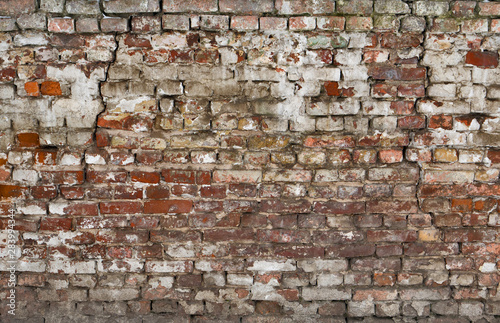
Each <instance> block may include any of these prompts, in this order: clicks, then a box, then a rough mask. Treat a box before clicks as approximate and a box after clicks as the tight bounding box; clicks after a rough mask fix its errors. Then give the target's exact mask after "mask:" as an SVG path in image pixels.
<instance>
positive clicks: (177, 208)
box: [144, 200, 193, 214]
mask: <svg viewBox="0 0 500 323" xmlns="http://www.w3.org/2000/svg"><path fill="white" fill-rule="evenodd" d="M192 208H193V202H192V201H187V200H156V201H146V202H144V213H146V214H158V213H188V212H190V211H191V209H192Z"/></svg>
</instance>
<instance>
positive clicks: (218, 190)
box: [200, 186, 226, 199]
mask: <svg viewBox="0 0 500 323" xmlns="http://www.w3.org/2000/svg"><path fill="white" fill-rule="evenodd" d="M200 196H201V197H204V198H214V199H223V198H225V197H226V187H225V186H203V187H201V188H200Z"/></svg>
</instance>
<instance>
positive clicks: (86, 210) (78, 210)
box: [63, 202, 98, 216]
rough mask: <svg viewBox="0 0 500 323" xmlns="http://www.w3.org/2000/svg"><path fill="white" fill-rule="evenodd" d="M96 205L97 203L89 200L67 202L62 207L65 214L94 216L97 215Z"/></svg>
mask: <svg viewBox="0 0 500 323" xmlns="http://www.w3.org/2000/svg"><path fill="white" fill-rule="evenodd" d="M97 210H98V205H97V203H91V202H75V203H71V204H68V206H66V207H65V208H64V210H63V211H64V214H65V215H70V216H73V215H88V216H96V215H98V211H97Z"/></svg>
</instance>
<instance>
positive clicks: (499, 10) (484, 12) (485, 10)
mask: <svg viewBox="0 0 500 323" xmlns="http://www.w3.org/2000/svg"><path fill="white" fill-rule="evenodd" d="M478 5H479V15H480V16H500V4H499V3H495V2H479V3H478Z"/></svg>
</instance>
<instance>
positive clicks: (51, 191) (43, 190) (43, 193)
mask: <svg viewBox="0 0 500 323" xmlns="http://www.w3.org/2000/svg"><path fill="white" fill-rule="evenodd" d="M31 196H32V197H33V198H35V199H53V198H55V197H57V186H54V185H47V186H32V187H31Z"/></svg>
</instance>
